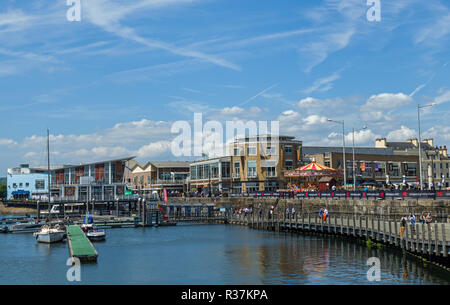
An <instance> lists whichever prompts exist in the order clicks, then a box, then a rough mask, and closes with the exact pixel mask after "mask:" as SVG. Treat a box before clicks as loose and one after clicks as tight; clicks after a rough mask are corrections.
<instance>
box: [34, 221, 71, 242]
mask: <svg viewBox="0 0 450 305" xmlns="http://www.w3.org/2000/svg"><path fill="white" fill-rule="evenodd" d="M33 236H34V237H36V240H37V241H38V242H40V243H47V244H51V243H56V242H60V241H62V240H63V239H64V238H65V237H66V232H65V231H64V230H63V229H62V228H61V227H59V225H56V226H55V227H51V226H48V225H45V226H43V227H42V229H41V230H40V231H38V232H35V233H34V234H33Z"/></svg>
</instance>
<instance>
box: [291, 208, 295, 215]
mask: <svg viewBox="0 0 450 305" xmlns="http://www.w3.org/2000/svg"><path fill="white" fill-rule="evenodd" d="M292 217H295V208H294V207H292Z"/></svg>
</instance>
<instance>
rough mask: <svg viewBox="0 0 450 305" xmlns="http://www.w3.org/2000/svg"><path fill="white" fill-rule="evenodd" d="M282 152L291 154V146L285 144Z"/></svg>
mask: <svg viewBox="0 0 450 305" xmlns="http://www.w3.org/2000/svg"><path fill="white" fill-rule="evenodd" d="M284 153H285V154H286V155H292V146H285V147H284Z"/></svg>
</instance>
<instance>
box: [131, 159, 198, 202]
mask: <svg viewBox="0 0 450 305" xmlns="http://www.w3.org/2000/svg"><path fill="white" fill-rule="evenodd" d="M189 164H190V162H187V161H149V162H146V163H138V162H136V161H135V160H130V161H129V162H128V163H127V165H126V171H125V181H126V182H127V185H128V188H129V189H131V190H133V191H134V193H137V194H142V195H146V194H151V193H152V192H153V191H157V192H158V193H159V194H161V193H162V190H164V189H166V190H167V191H168V192H175V191H176V192H179V193H182V192H185V191H187V184H186V183H187V178H188V176H189Z"/></svg>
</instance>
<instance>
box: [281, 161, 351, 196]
mask: <svg viewBox="0 0 450 305" xmlns="http://www.w3.org/2000/svg"><path fill="white" fill-rule="evenodd" d="M342 176H343V173H342V170H340V169H334V168H331V167H328V166H324V165H320V164H318V163H317V162H315V161H314V162H312V163H310V164H308V165H305V166H302V167H299V168H297V169H295V170H292V171H288V172H286V173H285V174H284V177H285V178H287V180H288V188H289V189H290V190H291V191H294V192H300V191H325V190H329V189H331V187H332V186H333V185H336V183H337V182H336V181H337V180H338V178H339V177H342Z"/></svg>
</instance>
